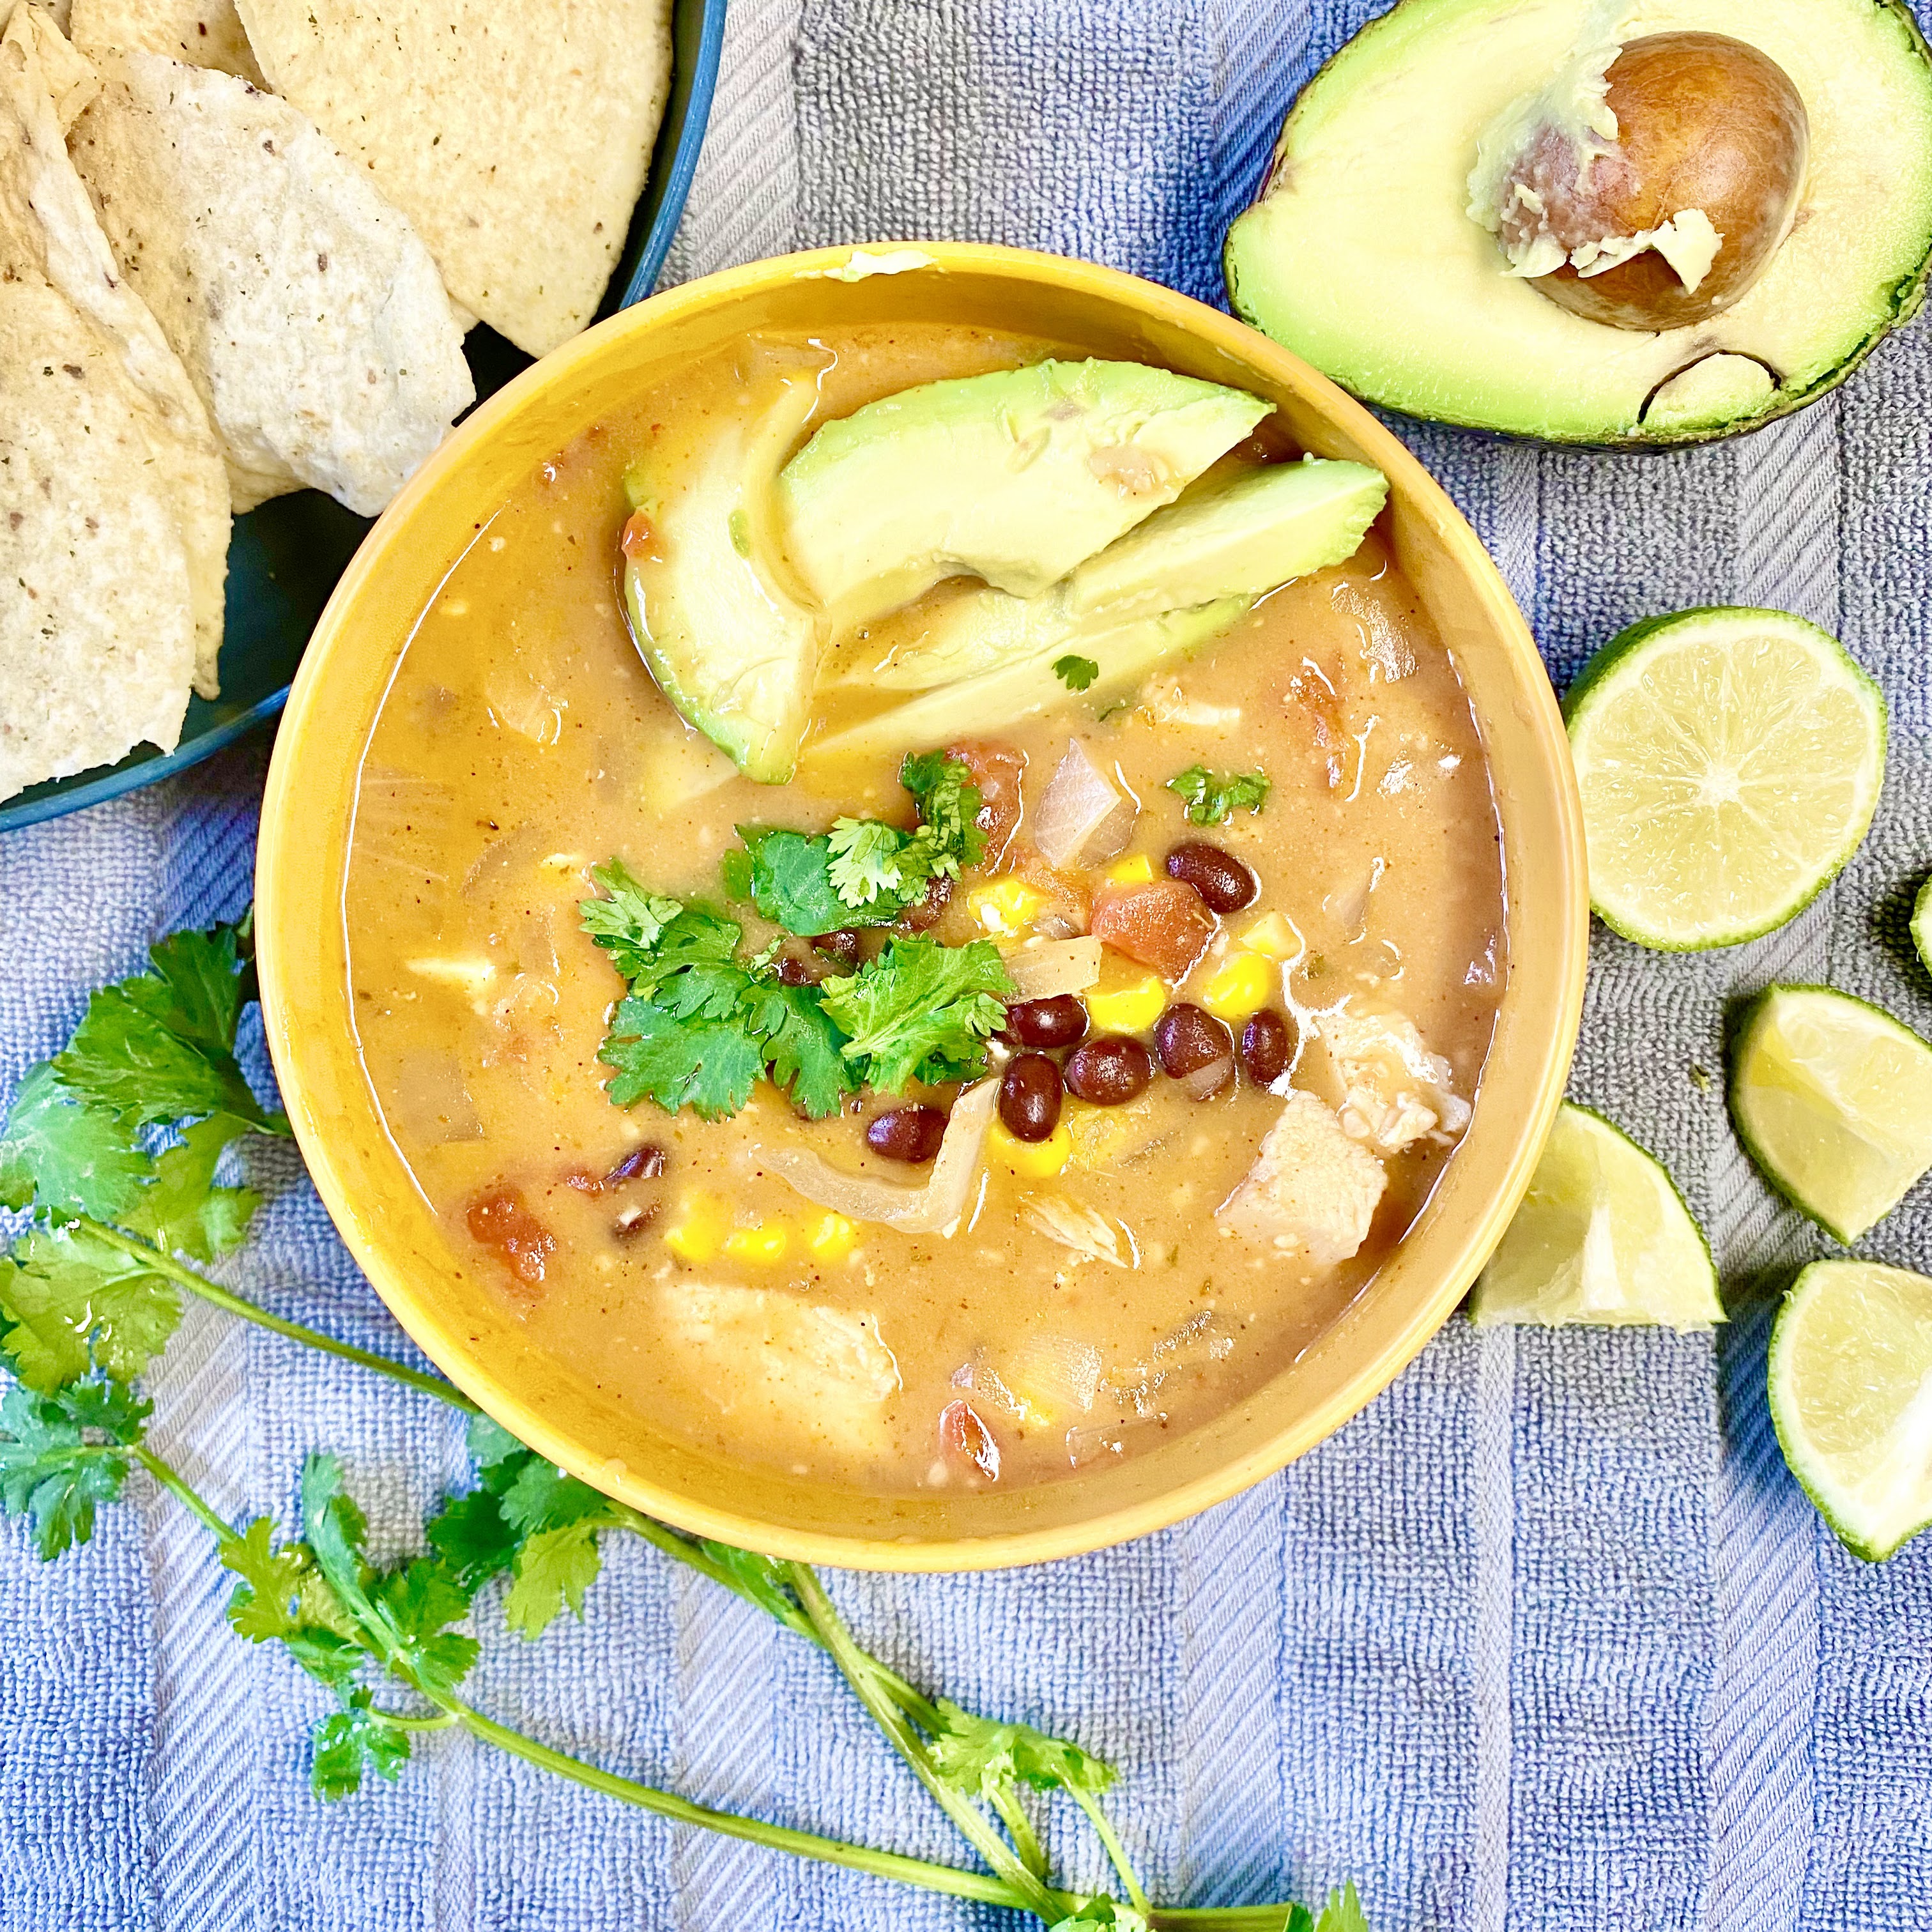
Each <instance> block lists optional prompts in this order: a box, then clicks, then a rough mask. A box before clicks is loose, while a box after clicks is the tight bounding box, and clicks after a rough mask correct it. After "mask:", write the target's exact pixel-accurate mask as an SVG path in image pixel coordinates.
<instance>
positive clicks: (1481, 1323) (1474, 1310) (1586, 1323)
mask: <svg viewBox="0 0 1932 1932" xmlns="http://www.w3.org/2000/svg"><path fill="white" fill-rule="evenodd" d="M1565 1115H1580V1116H1582V1117H1583V1118H1585V1119H1586V1120H1589V1121H1594V1122H1595V1124H1596V1125H1597V1126H1598V1127H1600V1128H1601V1129H1602V1130H1604V1131H1605V1132H1606V1133H1608V1134H1609V1135H1610V1137H1611V1139H1613V1141H1615V1142H1617V1143H1619V1145H1621V1146H1622V1147H1623V1148H1626V1149H1627V1150H1628V1151H1629V1152H1630V1153H1631V1154H1634V1155H1635V1156H1636V1157H1637V1159H1638V1160H1641V1161H1642V1162H1643V1163H1644V1164H1645V1166H1646V1167H1647V1168H1648V1169H1650V1170H1651V1171H1652V1172H1655V1174H1658V1175H1661V1176H1662V1178H1663V1180H1664V1184H1665V1186H1666V1187H1667V1188H1668V1189H1669V1190H1670V1197H1671V1199H1673V1200H1674V1201H1675V1202H1676V1204H1677V1207H1678V1209H1679V1212H1680V1213H1681V1214H1682V1217H1683V1220H1684V1224H1685V1226H1686V1227H1688V1229H1690V1230H1691V1232H1692V1233H1693V1234H1694V1235H1696V1236H1697V1246H1698V1248H1699V1249H1700V1250H1701V1251H1702V1253H1703V1260H1704V1267H1705V1269H1706V1272H1707V1274H1708V1277H1709V1292H1710V1301H1709V1313H1708V1314H1707V1315H1704V1316H1701V1317H1700V1319H1697V1320H1696V1321H1695V1322H1685V1321H1683V1320H1682V1319H1679V1320H1676V1321H1666V1320H1664V1319H1662V1318H1661V1317H1659V1316H1655V1315H1652V1314H1649V1313H1643V1314H1641V1315H1637V1316H1633V1317H1632V1318H1631V1319H1629V1320H1628V1321H1621V1322H1619V1321H1613V1320H1610V1319H1601V1320H1597V1321H1594V1322H1593V1321H1591V1320H1589V1319H1587V1318H1586V1317H1583V1316H1565V1317H1561V1318H1559V1319H1548V1318H1547V1317H1544V1316H1538V1315H1536V1314H1535V1313H1526V1312H1523V1311H1522V1310H1520V1308H1512V1309H1511V1310H1509V1311H1508V1312H1502V1311H1499V1310H1496V1307H1495V1306H1494V1301H1493V1297H1492V1296H1491V1295H1490V1294H1488V1293H1487V1292H1486V1289H1487V1283H1488V1280H1489V1275H1488V1271H1487V1270H1485V1271H1484V1274H1483V1275H1481V1276H1480V1277H1478V1280H1477V1283H1476V1286H1475V1289H1473V1290H1472V1292H1471V1295H1470V1298H1469V1320H1470V1322H1471V1323H1472V1325H1474V1326H1475V1327H1476V1328H1508V1327H1515V1328H1565V1327H1592V1328H1613V1327H1616V1328H1638V1327H1659V1328H1661V1327H1669V1328H1674V1329H1676V1331H1677V1332H1679V1334H1687V1333H1688V1334H1695V1333H1703V1332H1708V1331H1709V1329H1711V1328H1713V1327H1715V1325H1717V1324H1718V1323H1720V1322H1727V1321H1728V1320H1729V1319H1730V1316H1729V1315H1728V1313H1727V1312H1726V1310H1725V1308H1724V1297H1723V1292H1722V1289H1721V1283H1720V1281H1719V1278H1718V1263H1717V1257H1716V1256H1715V1254H1714V1253H1712V1248H1711V1242H1710V1238H1709V1236H1708V1235H1706V1233H1705V1232H1704V1230H1703V1226H1702V1225H1701V1224H1700V1223H1699V1221H1698V1220H1697V1216H1696V1215H1695V1214H1693V1213H1692V1212H1691V1204H1690V1202H1688V1201H1687V1200H1686V1199H1685V1197H1684V1190H1682V1188H1681V1187H1679V1186H1678V1184H1677V1180H1676V1176H1675V1175H1673V1174H1672V1172H1670V1169H1669V1168H1668V1167H1667V1166H1665V1165H1664V1163H1663V1162H1662V1161H1661V1160H1658V1157H1656V1155H1655V1154H1652V1152H1651V1151H1650V1150H1649V1148H1646V1147H1645V1146H1644V1145H1643V1144H1642V1142H1639V1141H1637V1140H1634V1139H1632V1138H1631V1136H1629V1135H1628V1134H1627V1133H1625V1132H1624V1130H1623V1129H1622V1128H1621V1127H1619V1126H1618V1125H1617V1124H1616V1121H1613V1120H1611V1119H1610V1118H1609V1117H1608V1115H1605V1114H1604V1113H1603V1112H1601V1111H1600V1110H1599V1109H1597V1108H1595V1107H1589V1106H1584V1105H1583V1103H1581V1102H1579V1101H1575V1100H1565V1102H1564V1103H1563V1104H1562V1107H1561V1109H1559V1112H1558V1117H1557V1123H1556V1126H1560V1124H1561V1123H1562V1119H1563V1118H1564V1116H1565ZM1556 1126H1553V1128H1552V1133H1553V1134H1554V1133H1555V1132H1556ZM1530 1185H1531V1187H1532V1189H1533V1188H1534V1187H1535V1185H1536V1183H1535V1180H1534V1179H1532V1181H1531V1184H1530ZM1507 1239H1508V1234H1507V1231H1505V1241H1507ZM1493 1259H1494V1257H1492V1260H1493Z"/></svg>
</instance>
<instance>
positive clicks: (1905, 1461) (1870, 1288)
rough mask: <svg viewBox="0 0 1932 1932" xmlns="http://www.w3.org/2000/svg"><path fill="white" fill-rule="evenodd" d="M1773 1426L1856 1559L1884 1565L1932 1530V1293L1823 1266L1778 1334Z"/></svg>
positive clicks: (1900, 1280)
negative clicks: (1924, 1531) (1904, 1546)
mask: <svg viewBox="0 0 1932 1932" xmlns="http://www.w3.org/2000/svg"><path fill="white" fill-rule="evenodd" d="M1771 1418H1772V1421H1773V1422H1774V1423H1775V1424H1777V1426H1778V1441H1779V1442H1781V1444H1782V1445H1784V1460H1786V1461H1787V1463H1790V1465H1791V1473H1792V1474H1793V1475H1794V1476H1796V1478H1798V1480H1799V1482H1800V1483H1802V1484H1803V1485H1804V1487H1805V1494H1806V1495H1807V1496H1809V1497H1810V1498H1811V1500H1812V1501H1813V1502H1814V1503H1816V1504H1817V1505H1818V1510H1819V1514H1820V1515H1822V1516H1823V1517H1824V1519H1825V1520H1826V1522H1827V1523H1829V1524H1830V1525H1831V1526H1832V1528H1833V1529H1835V1530H1836V1531H1837V1532H1838V1535H1839V1538H1840V1539H1841V1541H1843V1544H1844V1545H1845V1547H1846V1548H1847V1549H1848V1550H1851V1551H1852V1553H1853V1554H1854V1555H1855V1556H1862V1557H1864V1558H1866V1559H1867V1560H1868V1561H1870V1562H1874V1563H1875V1562H1879V1560H1880V1559H1882V1558H1885V1557H1887V1556H1890V1555H1891V1553H1892V1552H1893V1551H1894V1550H1896V1549H1897V1547H1899V1545H1900V1544H1902V1543H1904V1542H1906V1541H1909V1539H1910V1538H1912V1537H1914V1536H1916V1535H1918V1532H1920V1531H1921V1529H1925V1528H1926V1527H1927V1526H1928V1525H1932V1281H1928V1280H1927V1279H1926V1278H1925V1277H1924V1275H1922V1274H1908V1273H1907V1272H1906V1271H1905V1270H1904V1269H1903V1268H1882V1267H1880V1266H1879V1264H1878V1263H1877V1262H1853V1261H1843V1262H1813V1263H1812V1264H1811V1266H1810V1267H1809V1268H1807V1269H1805V1271H1804V1272H1803V1273H1802V1274H1801V1275H1799V1277H1798V1279H1797V1280H1796V1281H1795V1282H1794V1283H1792V1286H1791V1292H1790V1294H1789V1295H1787V1296H1786V1297H1785V1301H1784V1307H1782V1308H1781V1309H1780V1310H1778V1325H1777V1326H1776V1327H1775V1328H1774V1329H1773V1330H1772V1335H1771Z"/></svg>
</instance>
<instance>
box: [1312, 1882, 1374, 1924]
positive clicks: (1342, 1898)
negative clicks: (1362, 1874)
mask: <svg viewBox="0 0 1932 1932" xmlns="http://www.w3.org/2000/svg"><path fill="white" fill-rule="evenodd" d="M1314 1932H1369V1921H1368V1916H1367V1914H1366V1913H1365V1912H1364V1911H1363V1909H1362V1901H1361V1897H1360V1896H1359V1895H1358V1893H1357V1892H1356V1890H1355V1880H1354V1879H1350V1880H1349V1882H1348V1883H1347V1884H1346V1885H1344V1886H1343V1888H1341V1890H1340V1891H1331V1893H1330V1894H1328V1903H1327V1904H1326V1905H1325V1906H1322V1916H1321V1917H1320V1918H1318V1919H1317V1920H1316V1921H1315V1927H1314Z"/></svg>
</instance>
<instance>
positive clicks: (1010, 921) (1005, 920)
mask: <svg viewBox="0 0 1932 1932" xmlns="http://www.w3.org/2000/svg"><path fill="white" fill-rule="evenodd" d="M966 903H967V906H968V909H969V910H971V913H972V915H973V916H974V918H975V919H977V920H978V921H979V922H980V925H982V926H984V927H985V928H986V930H987V931H988V932H990V933H992V935H994V936H995V938H1009V939H1010V938H1014V937H1016V935H1019V934H1020V933H1022V932H1025V930H1026V929H1027V928H1028V926H1031V925H1032V923H1033V922H1034V919H1036V918H1037V916H1039V913H1040V908H1041V907H1043V906H1044V905H1045V904H1046V893H1044V892H1041V891H1040V890H1039V889H1037V887H1035V886H1030V885H1028V883H1027V882H1026V881H1025V880H1024V879H1016V878H1014V877H1011V876H1010V875H1009V876H1008V877H1006V878H1004V879H995V880H992V882H991V883H989V884H987V885H983V886H976V887H974V890H973V892H971V895H969V896H968V899H967V901H966Z"/></svg>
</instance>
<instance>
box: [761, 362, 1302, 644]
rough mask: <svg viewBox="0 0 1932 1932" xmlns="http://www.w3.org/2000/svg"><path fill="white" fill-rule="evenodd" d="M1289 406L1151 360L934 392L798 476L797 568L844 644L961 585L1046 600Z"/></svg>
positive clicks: (802, 463)
mask: <svg viewBox="0 0 1932 1932" xmlns="http://www.w3.org/2000/svg"><path fill="white" fill-rule="evenodd" d="M1271 408H1272V405H1271V404H1268V403H1266V402H1264V401H1262V399H1261V398H1259V397H1258V396H1251V395H1248V394H1247V393H1246V392H1244V391H1243V390H1240V389H1226V388H1224V387H1223V386H1221V385H1220V384H1219V383H1204V382H1200V381H1198V380H1196V379H1195V378H1194V377H1191V376H1178V375H1175V374H1174V373H1173V372H1172V371H1170V370H1166V369H1156V368H1149V367H1148V366H1146V365H1144V364H1142V363H1139V362H1037V363H1034V364H1033V365H1031V366H1030V367H1028V368H1024V369H1001V370H996V371H992V373H990V374H986V375H982V376H968V377H959V378H957V379H955V380H950V381H945V382H938V383H922V384H921V385H919V386H918V387H917V388H916V389H905V390H902V391H901V392H899V393H898V395H891V396H886V397H882V398H880V400H879V401H877V402H875V403H869V404H867V405H866V406H865V407H864V408H863V409H861V410H856V411H854V412H853V414H852V415H850V416H846V417H844V418H842V419H840V420H839V421H838V422H830V423H827V424H826V425H825V426H824V427H823V428H822V429H820V431H818V432H817V434H816V435H814V437H812V439H811V441H810V442H809V443H807V444H806V445H805V447H804V449H802V450H800V451H799V453H798V455H796V456H795V457H793V458H792V460H790V462H789V463H787V464H786V465H785V466H784V472H783V474H782V475H781V476H780V478H779V479H778V493H779V500H780V504H781V509H782V512H783V514H784V527H785V535H786V540H787V547H788V548H789V550H790V556H791V559H792V562H793V564H794V565H795V566H796V568H797V571H798V573H799V577H801V578H802V580H803V582H804V583H805V585H806V586H808V588H809V589H810V590H811V592H812V594H813V595H814V597H815V598H817V600H818V601H819V603H820V604H821V605H822V606H823V608H824V609H825V610H826V612H827V613H829V616H830V617H831V619H832V623H833V625H834V626H835V628H838V629H840V630H844V629H847V628H850V627H852V626H854V625H861V624H864V623H866V622H870V621H871V620H872V619H874V618H877V617H878V616H882V615H883V613H886V611H888V610H896V609H897V608H898V607H899V606H901V604H907V603H910V601H912V599H913V598H915V597H918V596H919V595H922V593H923V592H926V591H927V590H929V589H931V588H932V586H933V585H935V583H939V582H940V581H941V580H942V579H944V578H946V577H956V576H961V575H965V576H971V577H983V578H984V579H985V580H986V582H987V583H990V584H992V585H994V586H996V587H997V588H998V589H1001V590H1006V591H1010V592H1015V593H1016V594H1018V595H1022V596H1026V595H1032V594H1033V593H1034V592H1037V591H1040V590H1044V589H1046V586H1048V585H1049V584H1050V583H1055V582H1056V581H1058V580H1059V579H1060V578H1061V577H1064V576H1065V575H1066V574H1067V572H1068V571H1070V570H1071V569H1073V567H1074V566H1075V565H1076V564H1079V563H1081V562H1084V561H1085V559H1087V558H1088V557H1090V556H1092V555H1093V554H1094V552H1095V551H1096V550H1100V549H1102V548H1103V547H1105V546H1106V545H1107V544H1110V543H1112V541H1113V540H1114V539H1115V538H1116V537H1118V536H1120V535H1122V534H1123V533H1124V532H1126V531H1127V530H1130V529H1133V526H1135V525H1136V523H1139V522H1140V521H1141V520H1142V518H1143V517H1147V516H1149V515H1151V514H1152V513H1153V512H1154V511H1156V510H1158V509H1160V508H1161V507H1162V506H1163V505H1165V504H1168V503H1171V502H1173V500H1174V499H1175V497H1176V496H1179V495H1180V493H1181V491H1182V490H1184V488H1186V487H1187V485H1188V484H1190V483H1191V482H1192V481H1193V480H1194V478H1196V477H1197V476H1198V475H1200V474H1201V472H1202V471H1203V470H1204V469H1206V468H1207V467H1208V465H1209V464H1210V463H1213V462H1214V460H1216V458H1218V457H1220V456H1221V455H1224V454H1225V453H1226V452H1227V451H1229V449H1232V448H1233V447H1234V446H1235V444H1236V443H1238V442H1240V441H1241V439H1242V437H1244V436H1246V435H1247V434H1248V432H1249V431H1250V430H1252V429H1253V428H1254V426H1255V425H1256V423H1258V422H1260V421H1261V419H1262V417H1263V416H1266V415H1268V413H1270V411H1271Z"/></svg>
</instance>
